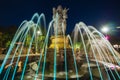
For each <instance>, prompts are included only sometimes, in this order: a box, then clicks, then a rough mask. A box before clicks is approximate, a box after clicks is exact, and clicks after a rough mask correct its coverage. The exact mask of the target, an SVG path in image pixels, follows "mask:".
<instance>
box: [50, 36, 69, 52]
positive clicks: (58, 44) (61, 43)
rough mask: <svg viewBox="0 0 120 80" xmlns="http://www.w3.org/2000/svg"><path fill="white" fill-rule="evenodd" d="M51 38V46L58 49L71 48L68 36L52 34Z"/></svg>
mask: <svg viewBox="0 0 120 80" xmlns="http://www.w3.org/2000/svg"><path fill="white" fill-rule="evenodd" d="M50 39H51V42H52V43H51V44H50V47H49V48H53V49H54V48H56V49H57V50H59V49H64V48H70V45H69V40H68V38H67V37H66V36H65V37H64V36H61V35H58V36H51V38H50Z"/></svg>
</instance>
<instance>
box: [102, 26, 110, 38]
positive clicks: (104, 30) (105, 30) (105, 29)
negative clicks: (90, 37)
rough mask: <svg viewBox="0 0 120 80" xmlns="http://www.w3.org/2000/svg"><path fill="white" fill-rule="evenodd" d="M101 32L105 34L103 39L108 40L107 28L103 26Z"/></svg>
mask: <svg viewBox="0 0 120 80" xmlns="http://www.w3.org/2000/svg"><path fill="white" fill-rule="evenodd" d="M101 31H102V32H103V33H105V38H106V39H107V40H108V39H109V36H108V35H107V32H108V31H109V28H108V26H103V27H102V29H101Z"/></svg>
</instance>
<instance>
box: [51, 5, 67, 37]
mask: <svg viewBox="0 0 120 80" xmlns="http://www.w3.org/2000/svg"><path fill="white" fill-rule="evenodd" d="M67 11H68V9H66V8H65V9H63V8H62V6H58V8H57V9H55V8H53V19H54V24H53V27H54V34H55V33H57V34H58V35H62V34H65V31H66V19H67Z"/></svg>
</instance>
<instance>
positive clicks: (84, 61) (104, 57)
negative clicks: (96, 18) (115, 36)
mask: <svg viewBox="0 0 120 80" xmlns="http://www.w3.org/2000/svg"><path fill="white" fill-rule="evenodd" d="M67 11H68V9H66V8H64V9H63V8H62V7H61V6H58V8H57V9H56V8H53V19H52V20H51V21H50V23H49V26H48V29H47V32H45V30H46V22H45V16H44V14H41V15H39V14H37V13H35V14H34V15H33V17H32V18H31V20H30V21H27V20H25V21H23V22H22V23H21V25H20V26H19V28H18V30H17V32H16V34H15V36H14V38H13V40H12V42H11V45H10V47H9V49H8V51H7V54H6V56H5V57H4V58H3V59H2V58H1V61H3V62H2V64H1V67H0V73H1V75H0V79H2V80H8V79H10V80H14V79H15V80H16V79H20V80H23V79H24V80H28V79H29V80H41V79H42V80H51V79H54V80H56V79H57V80H79V79H80V80H98V79H101V80H113V79H114V80H119V79H120V54H119V53H118V52H117V51H115V50H114V48H113V47H112V45H111V44H110V43H109V41H108V40H106V39H105V37H104V35H103V34H101V33H100V32H99V31H98V30H96V29H95V28H94V27H93V26H87V25H86V24H84V23H83V22H79V23H77V24H76V25H75V28H74V30H73V33H72V36H70V35H66V27H67V23H66V19H67Z"/></svg>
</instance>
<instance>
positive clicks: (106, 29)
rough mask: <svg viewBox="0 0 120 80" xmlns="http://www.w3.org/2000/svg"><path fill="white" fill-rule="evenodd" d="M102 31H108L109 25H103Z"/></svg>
mask: <svg viewBox="0 0 120 80" xmlns="http://www.w3.org/2000/svg"><path fill="white" fill-rule="evenodd" d="M101 31H102V32H104V33H107V32H108V31H109V28H108V27H107V26H103V28H102V29H101Z"/></svg>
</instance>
